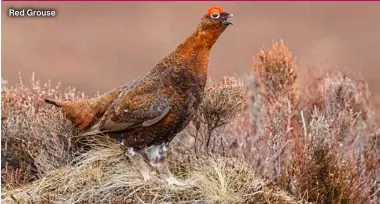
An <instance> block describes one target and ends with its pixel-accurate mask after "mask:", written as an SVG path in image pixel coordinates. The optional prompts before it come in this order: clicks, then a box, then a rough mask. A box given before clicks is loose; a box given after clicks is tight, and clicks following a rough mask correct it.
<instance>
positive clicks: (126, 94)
mask: <svg viewBox="0 0 380 204" xmlns="http://www.w3.org/2000/svg"><path fill="white" fill-rule="evenodd" d="M230 17H233V16H232V15H231V14H229V13H226V12H224V11H223V9H222V8H220V7H212V8H210V9H209V11H208V13H207V14H206V15H205V16H204V17H203V18H202V20H201V23H200V24H199V25H198V28H197V29H196V31H195V32H194V33H193V34H192V35H190V36H189V37H188V38H187V39H186V40H185V41H184V42H183V43H182V44H180V45H179V46H178V47H177V48H176V49H175V50H174V51H173V52H172V53H171V54H169V55H168V56H167V57H165V58H164V59H162V60H161V61H160V62H159V63H158V64H157V65H156V66H155V67H154V68H153V69H151V70H150V71H149V72H148V73H147V74H146V75H145V76H143V77H140V78H138V79H136V80H135V81H133V82H131V83H129V84H127V85H124V86H121V87H119V88H116V89H114V90H112V91H110V92H108V93H106V94H104V95H102V96H100V97H97V98H94V99H91V100H88V101H77V102H69V101H63V102H59V101H58V102H55V101H51V100H47V102H49V103H53V104H55V105H57V106H60V107H62V108H63V111H64V113H65V114H66V116H67V118H68V119H70V120H71V121H73V123H74V124H75V125H76V127H78V128H80V129H82V130H83V132H82V133H81V135H93V134H99V133H103V134H108V135H109V136H111V137H114V138H120V139H123V141H124V145H125V146H126V147H129V148H133V150H136V151H137V152H139V151H140V152H146V150H147V148H149V147H156V146H157V147H158V148H161V149H162V145H164V144H165V145H166V144H168V143H169V142H170V141H171V140H172V139H173V138H174V137H175V135H176V134H177V133H178V132H180V131H181V130H183V129H184V128H185V127H186V126H187V125H188V123H189V122H190V120H191V119H192V117H193V115H194V114H195V113H196V110H197V108H198V106H199V104H200V103H201V102H202V97H203V93H204V88H205V85H206V79H207V72H208V64H209V55H210V50H211V48H212V46H213V45H214V43H215V42H216V40H217V39H218V37H219V36H220V34H221V33H222V32H223V31H224V30H225V29H226V28H227V26H228V25H230V24H232V23H231V22H230V21H228V18H230ZM160 145H161V146H160ZM153 152H154V151H153ZM142 154H143V153H142ZM145 158H147V159H148V160H149V156H145Z"/></svg>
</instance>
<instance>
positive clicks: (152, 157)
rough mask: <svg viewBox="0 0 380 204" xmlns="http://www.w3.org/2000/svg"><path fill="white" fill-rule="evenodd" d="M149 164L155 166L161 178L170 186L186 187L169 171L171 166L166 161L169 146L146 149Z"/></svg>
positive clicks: (155, 146) (163, 145)
mask: <svg viewBox="0 0 380 204" xmlns="http://www.w3.org/2000/svg"><path fill="white" fill-rule="evenodd" d="M146 150H147V151H146V153H147V158H148V161H149V164H150V165H151V166H153V167H154V168H155V169H156V170H157V172H158V173H159V174H160V176H161V177H162V178H163V179H165V181H166V182H167V183H168V184H169V185H176V186H184V185H186V184H185V183H183V182H181V181H179V180H178V179H177V178H175V177H174V175H173V174H172V172H171V171H170V169H169V164H168V162H167V160H166V156H167V153H168V151H169V144H167V143H165V144H162V145H154V146H151V147H149V148H148V149H146Z"/></svg>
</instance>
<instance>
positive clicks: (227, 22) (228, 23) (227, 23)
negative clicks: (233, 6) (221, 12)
mask: <svg viewBox="0 0 380 204" xmlns="http://www.w3.org/2000/svg"><path fill="white" fill-rule="evenodd" d="M232 18H235V16H234V15H233V14H232V13H227V15H226V17H225V20H223V21H222V24H223V25H225V26H228V25H233V24H234V23H233V22H232V21H231V19H232Z"/></svg>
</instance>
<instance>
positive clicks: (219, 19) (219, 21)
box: [199, 6, 234, 33]
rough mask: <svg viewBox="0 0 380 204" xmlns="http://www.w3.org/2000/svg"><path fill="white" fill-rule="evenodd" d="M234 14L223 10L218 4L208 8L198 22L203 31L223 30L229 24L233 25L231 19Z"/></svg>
mask: <svg viewBox="0 0 380 204" xmlns="http://www.w3.org/2000/svg"><path fill="white" fill-rule="evenodd" d="M232 18H234V15H233V14H231V13H228V12H226V11H224V9H223V8H222V7H220V6H213V7H211V8H209V9H208V11H207V14H206V15H204V16H203V18H202V19H201V23H200V24H199V26H200V28H201V30H203V31H214V32H220V33H221V32H223V31H224V30H225V29H226V28H227V27H228V26H229V25H233V23H232V21H231V19H232Z"/></svg>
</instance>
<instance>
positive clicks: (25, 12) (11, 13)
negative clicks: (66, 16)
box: [8, 8, 57, 17]
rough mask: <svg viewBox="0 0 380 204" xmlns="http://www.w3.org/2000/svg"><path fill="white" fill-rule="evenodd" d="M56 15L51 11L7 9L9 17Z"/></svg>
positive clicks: (55, 12)
mask: <svg viewBox="0 0 380 204" xmlns="http://www.w3.org/2000/svg"><path fill="white" fill-rule="evenodd" d="M56 15H57V11H55V10H53V9H32V8H28V9H14V8H9V9H8V16H9V17H25V16H26V17H54V16H56Z"/></svg>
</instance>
